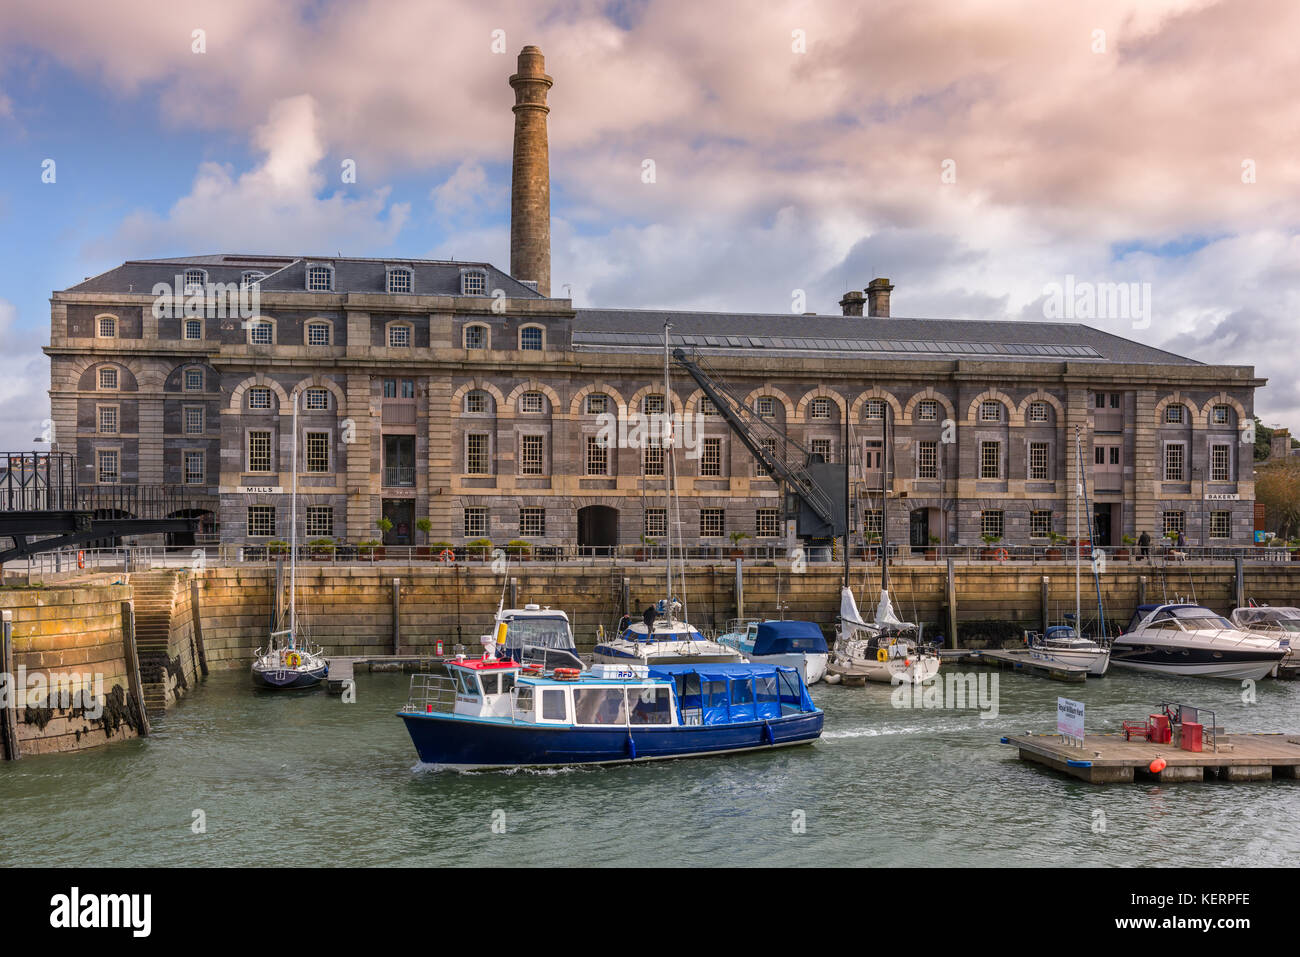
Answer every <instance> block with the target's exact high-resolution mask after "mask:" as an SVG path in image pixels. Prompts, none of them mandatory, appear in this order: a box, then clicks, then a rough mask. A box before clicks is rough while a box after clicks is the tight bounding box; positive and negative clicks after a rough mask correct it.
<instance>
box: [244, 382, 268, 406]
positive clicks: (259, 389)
mask: <svg viewBox="0 0 1300 957" xmlns="http://www.w3.org/2000/svg"><path fill="white" fill-rule="evenodd" d="M244 395H245V396H246V400H245V401H247V402H248V407H249V408H250V409H253V410H256V411H266V410H268V409H270V408H272V404H273V402H272V398H271V390H270V389H268V388H267V387H266V386H264V385H255V386H253V387H252V388H250V389H249V390H248V391H247V392H246V393H244Z"/></svg>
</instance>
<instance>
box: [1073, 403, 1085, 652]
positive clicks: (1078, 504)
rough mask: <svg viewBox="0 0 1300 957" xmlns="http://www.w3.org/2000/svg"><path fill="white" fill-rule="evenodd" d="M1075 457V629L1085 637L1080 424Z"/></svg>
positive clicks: (1076, 438) (1075, 442) (1076, 432)
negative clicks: (1081, 558) (1080, 573)
mask: <svg viewBox="0 0 1300 957" xmlns="http://www.w3.org/2000/svg"><path fill="white" fill-rule="evenodd" d="M1074 457H1075V460H1076V461H1077V463H1078V471H1079V474H1078V478H1077V481H1076V482H1075V483H1074V631H1075V634H1077V635H1078V636H1079V637H1083V620H1082V619H1081V618H1080V617H1079V615H1080V611H1081V608H1082V602H1081V599H1080V595H1081V591H1080V586H1079V553H1080V552H1081V551H1082V550H1083V544H1082V542H1081V541H1080V540H1079V519H1080V518H1081V510H1082V508H1083V504H1082V501H1081V499H1082V497H1083V438H1082V430H1081V428H1080V427H1079V426H1078V425H1075V427H1074Z"/></svg>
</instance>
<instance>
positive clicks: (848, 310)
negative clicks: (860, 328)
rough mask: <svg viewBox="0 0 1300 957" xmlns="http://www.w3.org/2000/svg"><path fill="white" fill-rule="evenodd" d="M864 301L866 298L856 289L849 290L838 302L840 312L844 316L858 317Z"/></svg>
mask: <svg viewBox="0 0 1300 957" xmlns="http://www.w3.org/2000/svg"><path fill="white" fill-rule="evenodd" d="M865 301H866V297H865V296H863V295H862V293H860V292H858V290H856V289H851V290H849V291H848V292H846V293H845V294H844V298H843V299H841V300H840V312H841V313H842V314H843V315H846V316H860V315H862V304H863V303H864V302H865Z"/></svg>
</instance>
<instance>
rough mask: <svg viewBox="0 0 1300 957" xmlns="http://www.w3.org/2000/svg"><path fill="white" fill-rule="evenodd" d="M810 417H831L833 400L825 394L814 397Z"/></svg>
mask: <svg viewBox="0 0 1300 957" xmlns="http://www.w3.org/2000/svg"><path fill="white" fill-rule="evenodd" d="M808 417H809V418H810V419H829V418H830V417H831V400H830V399H827V398H826V397H824V396H819V397H817V398H816V399H813V400H812V404H811V406H810V408H809V414H808Z"/></svg>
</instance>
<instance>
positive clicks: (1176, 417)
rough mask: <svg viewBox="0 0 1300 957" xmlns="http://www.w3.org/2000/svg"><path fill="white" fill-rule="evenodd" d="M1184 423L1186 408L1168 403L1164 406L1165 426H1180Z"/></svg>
mask: <svg viewBox="0 0 1300 957" xmlns="http://www.w3.org/2000/svg"><path fill="white" fill-rule="evenodd" d="M1186 421H1187V408H1186V407H1185V406H1181V405H1178V404H1177V403H1170V404H1169V405H1167V406H1165V423H1166V424H1167V425H1182V424H1183V423H1184V422H1186Z"/></svg>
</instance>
